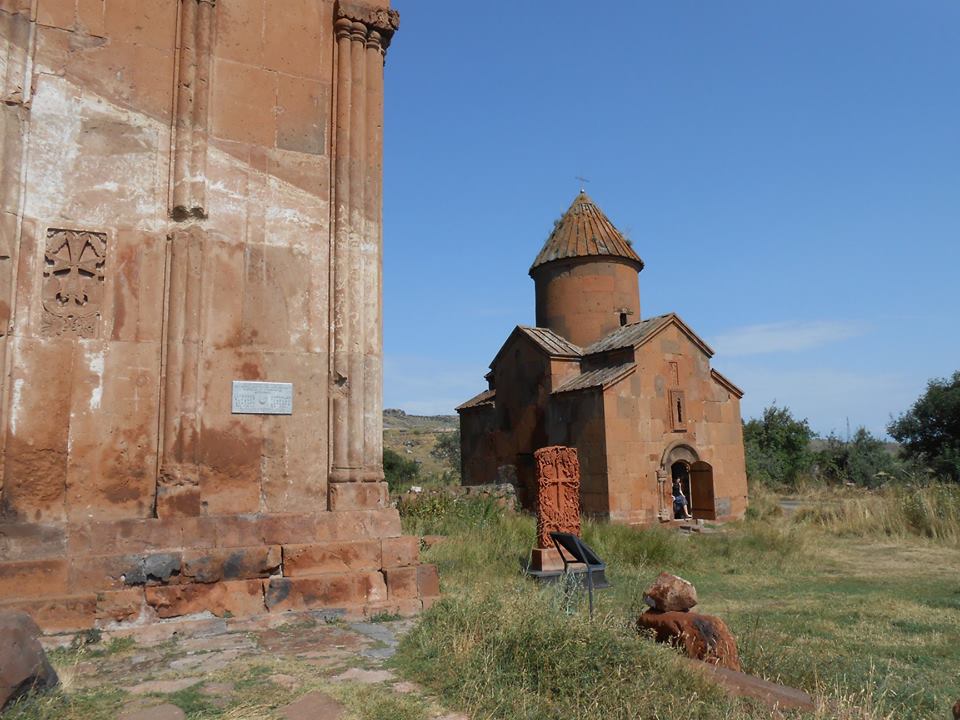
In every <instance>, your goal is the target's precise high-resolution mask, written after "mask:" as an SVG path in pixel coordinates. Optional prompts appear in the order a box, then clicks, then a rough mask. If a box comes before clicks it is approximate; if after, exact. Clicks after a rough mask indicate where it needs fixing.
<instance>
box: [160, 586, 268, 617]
mask: <svg viewBox="0 0 960 720" xmlns="http://www.w3.org/2000/svg"><path fill="white" fill-rule="evenodd" d="M145 597H146V601H147V604H148V605H150V606H151V607H152V608H153V609H154V610H156V611H157V616H158V617H161V618H171V617H179V616H181V615H191V614H194V613H200V612H204V611H207V612H211V613H213V614H214V615H216V616H217V617H225V616H227V615H230V616H233V617H244V616H247V615H256V614H258V613H262V612H263V611H264V604H263V582H262V581H260V580H237V581H234V582H220V583H212V584H209V585H197V584H191V585H160V586H156V587H148V588H146V591H145Z"/></svg>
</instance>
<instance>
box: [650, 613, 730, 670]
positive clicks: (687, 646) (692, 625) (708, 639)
mask: <svg viewBox="0 0 960 720" xmlns="http://www.w3.org/2000/svg"><path fill="white" fill-rule="evenodd" d="M637 630H638V631H640V632H644V631H651V630H652V631H653V633H654V636H655V638H656V641H657V642H659V643H669V644H671V645H674V646H675V647H678V648H680V649H682V650H683V651H684V653H685V654H686V655H687V657H689V658H693V659H695V660H703V661H704V662H706V663H709V664H711V665H718V666H719V667H723V668H727V669H728V670H736V671H739V670H740V655H739V653H738V651H737V641H736V639H735V638H734V637H733V634H732V633H731V632H730V630H729V628H727V625H726V623H724V622H723V620H721V619H720V618H718V617H714V616H713V615H701V614H699V613H692V612H660V611H658V610H647V611H646V612H643V613H641V614H640V616H639V617H638V618H637Z"/></svg>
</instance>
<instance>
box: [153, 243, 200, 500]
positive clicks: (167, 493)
mask: <svg viewBox="0 0 960 720" xmlns="http://www.w3.org/2000/svg"><path fill="white" fill-rule="evenodd" d="M203 240H204V233H203V230H202V229H200V228H198V227H196V226H192V227H186V228H184V229H182V230H175V231H174V232H173V233H171V235H170V237H169V239H168V263H169V270H168V273H167V318H166V323H165V328H166V332H165V337H164V344H165V347H164V363H163V406H162V408H161V413H162V416H161V417H162V422H161V429H162V437H161V448H160V476H159V478H158V482H157V507H156V515H157V517H169V516H172V515H199V514H200V485H199V473H198V465H197V443H198V439H199V434H200V427H199V417H198V414H197V404H198V384H199V377H198V373H199V363H200V342H201V338H200V320H201V312H200V301H201V292H202V270H203V250H204V243H203Z"/></svg>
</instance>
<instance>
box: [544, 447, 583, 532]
mask: <svg viewBox="0 0 960 720" xmlns="http://www.w3.org/2000/svg"><path fill="white" fill-rule="evenodd" d="M533 457H534V460H535V462H536V464H537V547H538V548H552V547H553V541H552V540H551V539H550V533H552V532H563V533H572V534H573V535H577V536H579V535H580V460H579V459H578V457H577V450H576V448H568V447H560V446H556V447H547V448H542V449H540V450H537V451H536V452H535V453H534V454H533Z"/></svg>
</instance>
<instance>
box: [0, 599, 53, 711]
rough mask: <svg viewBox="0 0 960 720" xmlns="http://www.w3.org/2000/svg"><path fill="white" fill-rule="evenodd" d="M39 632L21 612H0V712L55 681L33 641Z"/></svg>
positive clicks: (35, 642)
mask: <svg viewBox="0 0 960 720" xmlns="http://www.w3.org/2000/svg"><path fill="white" fill-rule="evenodd" d="M39 636H40V628H38V627H37V624H36V623H35V622H34V621H33V620H31V619H30V616H29V615H27V614H26V613H22V612H0V709H2V708H3V707H5V706H6V705H7V703H9V702H10V701H12V700H15V699H16V698H18V697H20V696H21V695H23V694H24V693H27V692H30V691H31V690H46V689H49V688H52V687H54V686H55V685H56V684H57V682H59V680H58V679H57V674H56V673H55V672H54V670H53V668H52V667H51V666H50V662H49V661H48V660H47V656H46V653H44V652H43V648H42V647H40V642H39V640H38V639H37V638H38V637H39Z"/></svg>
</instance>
